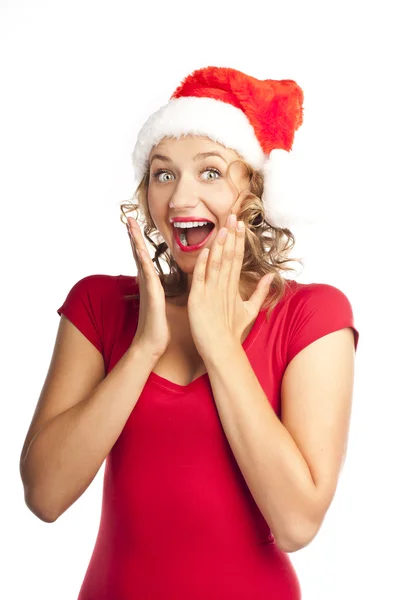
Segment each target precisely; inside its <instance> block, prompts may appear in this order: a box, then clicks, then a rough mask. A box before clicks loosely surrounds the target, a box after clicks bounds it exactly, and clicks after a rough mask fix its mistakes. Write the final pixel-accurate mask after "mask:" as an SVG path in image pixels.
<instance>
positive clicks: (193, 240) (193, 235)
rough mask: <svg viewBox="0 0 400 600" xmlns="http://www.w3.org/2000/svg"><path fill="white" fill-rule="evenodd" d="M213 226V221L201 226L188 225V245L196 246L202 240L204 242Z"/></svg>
mask: <svg viewBox="0 0 400 600" xmlns="http://www.w3.org/2000/svg"><path fill="white" fill-rule="evenodd" d="M212 228H213V224H212V223H208V224H207V225H201V226H200V227H188V228H187V229H186V230H185V231H186V240H187V243H188V246H195V245H196V244H201V242H204V240H205V239H206V237H207V236H208V234H209V233H210V231H211V229H212Z"/></svg>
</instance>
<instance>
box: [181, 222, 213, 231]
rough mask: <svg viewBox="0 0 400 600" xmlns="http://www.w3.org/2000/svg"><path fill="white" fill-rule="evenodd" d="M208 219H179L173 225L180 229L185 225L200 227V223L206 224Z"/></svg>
mask: <svg viewBox="0 0 400 600" xmlns="http://www.w3.org/2000/svg"><path fill="white" fill-rule="evenodd" d="M208 222H209V221H187V222H186V223H185V222H180V221H176V222H175V223H174V227H179V228H180V229H184V228H186V227H201V226H202V225H207V223H208Z"/></svg>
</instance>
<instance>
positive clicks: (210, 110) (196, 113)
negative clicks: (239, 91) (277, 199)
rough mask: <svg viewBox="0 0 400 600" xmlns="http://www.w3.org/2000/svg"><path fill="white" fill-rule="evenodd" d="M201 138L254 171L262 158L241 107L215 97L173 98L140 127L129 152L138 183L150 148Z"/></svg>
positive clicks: (258, 145) (250, 126) (144, 168)
mask: <svg viewBox="0 0 400 600" xmlns="http://www.w3.org/2000/svg"><path fill="white" fill-rule="evenodd" d="M185 134H194V135H204V136H207V137H209V138H210V139H212V140H213V141H215V142H219V143H220V144H222V145H224V146H225V147H226V148H231V149H233V150H235V151H236V152H237V153H238V154H240V155H241V156H242V157H243V158H244V159H245V160H246V161H247V162H248V163H249V164H250V165H251V166H252V167H253V168H254V169H262V167H263V164H264V159H265V155H264V152H263V150H262V148H261V146H260V143H259V141H258V139H257V136H256V134H255V132H254V129H253V127H252V125H251V124H250V122H249V120H248V118H247V117H246V115H245V114H244V112H243V111H242V110H240V108H236V107H235V106H232V104H228V103H227V102H222V101H221V100H215V99H214V98H203V97H202V98H197V97H195V96H188V97H181V98H173V99H171V100H170V101H169V102H168V104H165V105H164V106H162V107H161V108H160V109H159V110H157V111H156V112H155V113H154V114H152V115H151V116H150V117H149V118H148V119H147V121H146V122H145V124H144V125H143V127H142V128H141V130H140V132H139V135H138V139H137V142H136V145H135V148H134V151H133V153H132V162H133V167H134V171H135V176H136V178H137V180H138V181H141V179H142V177H143V175H144V173H145V171H146V169H147V167H148V158H149V155H150V152H151V150H152V148H153V146H156V145H157V144H158V143H159V142H160V141H161V140H162V139H163V138H164V137H167V136H168V137H175V138H180V137H181V136H183V135H185Z"/></svg>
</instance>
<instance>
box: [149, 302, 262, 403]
mask: <svg viewBox="0 0 400 600" xmlns="http://www.w3.org/2000/svg"><path fill="white" fill-rule="evenodd" d="M265 314H266V310H265V309H264V310H261V311H260V312H259V313H258V315H257V317H256V319H255V321H254V323H253V326H252V328H251V329H250V331H249V333H248V335H247V337H246V339H245V340H244V341H243V343H242V348H243V350H244V351H245V352H247V350H248V349H249V348H250V346H251V345H252V344H253V343H254V341H255V339H256V337H257V335H258V333H259V331H260V329H261V326H262V325H263V323H264V322H265ZM205 379H209V377H208V372H206V373H203V375H199V377H196V379H193V381H191V382H190V383H188V384H187V385H180V384H179V383H175V382H174V381H171V380H170V379H166V378H165V377H162V376H161V375H157V373H154V371H151V372H150V375H149V377H148V379H147V383H152V384H154V385H156V386H158V387H161V388H164V389H167V390H169V391H170V392H176V393H180V394H184V393H187V392H188V391H192V390H193V389H194V388H196V387H198V386H199V385H202V383H203V381H204V380H205Z"/></svg>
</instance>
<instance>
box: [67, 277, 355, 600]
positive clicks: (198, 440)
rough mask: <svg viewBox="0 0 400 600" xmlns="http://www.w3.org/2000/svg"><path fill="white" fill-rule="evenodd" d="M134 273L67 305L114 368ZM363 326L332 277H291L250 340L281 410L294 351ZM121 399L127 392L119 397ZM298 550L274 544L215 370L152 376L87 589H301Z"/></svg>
mask: <svg viewBox="0 0 400 600" xmlns="http://www.w3.org/2000/svg"><path fill="white" fill-rule="evenodd" d="M137 292H138V286H137V283H136V278H135V277H129V276H126V275H118V276H113V275H89V276H87V277H84V278H83V279H81V280H80V281H78V282H77V283H76V284H75V285H74V286H73V287H72V289H71V290H70V292H69V293H68V295H67V298H66V300H65V302H64V304H63V305H62V306H61V307H60V308H59V309H58V311H57V312H58V314H59V315H61V313H63V314H64V315H65V316H66V317H67V318H68V319H69V320H70V321H71V322H72V323H73V324H74V325H75V326H76V327H77V328H78V329H79V330H80V331H81V332H82V333H83V334H84V335H85V336H86V337H87V338H88V339H89V340H90V341H91V342H92V344H93V345H94V346H95V347H96V348H97V349H98V350H99V352H101V353H102V355H103V357H104V364H105V368H106V373H109V372H110V371H111V370H112V369H113V367H114V366H115V365H116V364H117V363H118V361H119V360H120V358H121V357H122V356H123V355H124V353H125V352H126V350H127V349H128V347H129V346H130V344H131V342H132V339H133V337H134V334H135V330H136V327H137V320H138V306H139V304H138V301H134V300H130V301H127V300H125V299H124V298H123V296H124V294H132V293H137ZM344 327H352V328H353V330H354V343H355V349H357V344H358V337H359V333H358V331H357V330H356V329H355V327H354V322H353V312H352V307H351V304H350V302H349V300H348V298H347V297H346V295H345V294H344V293H343V292H341V291H340V290H339V289H338V288H336V287H333V286H331V285H328V284H322V283H311V284H301V283H298V282H295V281H293V280H286V290H285V296H284V297H283V298H282V300H281V301H280V302H279V303H278V305H277V306H276V307H275V309H274V310H273V312H272V313H271V317H270V319H269V321H268V322H267V321H266V319H265V311H261V312H260V313H259V315H258V317H257V319H256V321H255V323H254V325H253V327H252V329H251V331H250V333H249V335H248V336H247V338H246V339H245V341H244V343H243V348H244V350H245V352H246V354H247V357H248V359H249V361H250V363H251V365H252V368H253V370H254V372H255V374H256V376H257V378H258V380H259V381H260V383H261V386H262V388H263V390H264V391H265V393H266V395H267V397H268V400H269V402H270V403H271V406H272V407H273V409H274V411H275V413H276V414H277V416H278V417H279V418H280V386H281V382H282V378H283V374H284V372H285V369H286V367H287V365H288V364H289V362H290V361H291V360H292V358H293V357H294V356H296V354H297V353H298V352H300V351H301V350H302V349H303V348H304V347H305V346H307V345H308V344H311V343H312V342H314V341H315V340H316V339H318V338H320V337H322V336H325V335H327V334H328V333H331V332H333V331H336V330H339V329H342V328H344ZM114 401H115V402H118V398H115V400H114ZM300 597H301V592H300V585H299V581H298V578H297V576H296V573H295V571H294V568H293V566H292V563H291V561H290V559H289V556H288V554H286V553H284V552H282V551H281V550H280V549H279V548H278V546H277V545H276V544H275V540H274V538H273V535H272V533H271V531H270V529H269V527H268V524H267V522H266V521H265V519H264V518H263V516H262V514H261V512H260V510H259V509H258V506H257V505H256V503H255V501H254V499H253V497H252V495H251V493H250V491H249V488H248V487H247V484H246V482H245V480H244V478H243V476H242V474H241V471H240V469H239V467H238V465H237V462H236V460H235V458H234V455H233V453H232V451H231V448H230V445H229V443H228V441H227V438H226V436H225V433H224V430H223V427H222V425H221V421H220V419H219V414H218V411H217V408H216V405H215V402H214V398H213V394H212V387H211V384H210V380H209V378H208V375H207V374H204V375H203V376H201V377H199V378H197V379H195V380H194V381H192V383H190V384H189V385H187V386H181V385H178V384H176V383H173V382H171V381H169V380H167V379H165V378H163V377H160V376H159V375H156V374H155V373H153V372H152V373H150V376H149V378H148V380H147V382H146V384H145V386H144V388H143V390H142V393H141V395H140V397H139V399H138V401H137V403H136V405H135V406H134V409H133V410H132V412H131V414H130V416H129V418H128V420H127V422H126V424H125V426H124V428H123V430H122V432H121V434H120V436H119V438H118V439H117V441H116V443H115V444H114V446H113V448H112V449H111V451H110V453H109V455H108V457H107V459H106V466H105V472H104V488H103V503H102V513H101V521H100V527H99V531H98V535H97V540H96V543H95V546H94V550H93V554H92V557H91V560H90V563H89V566H88V568H87V571H86V575H85V578H84V581H83V583H82V587H81V590H80V594H79V598H78V600H128V599H129V600H133V599H135V600H161V599H162V600H189V598H190V600H200V599H201V600H204V598H207V600H214V599H215V600H221V599H222V598H224V599H226V600H244V599H247V598H249V599H250V598H251V600H266V599H267V598H271V599H272V598H274V599H276V600H278V599H279V600H298V599H299V598H300Z"/></svg>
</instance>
